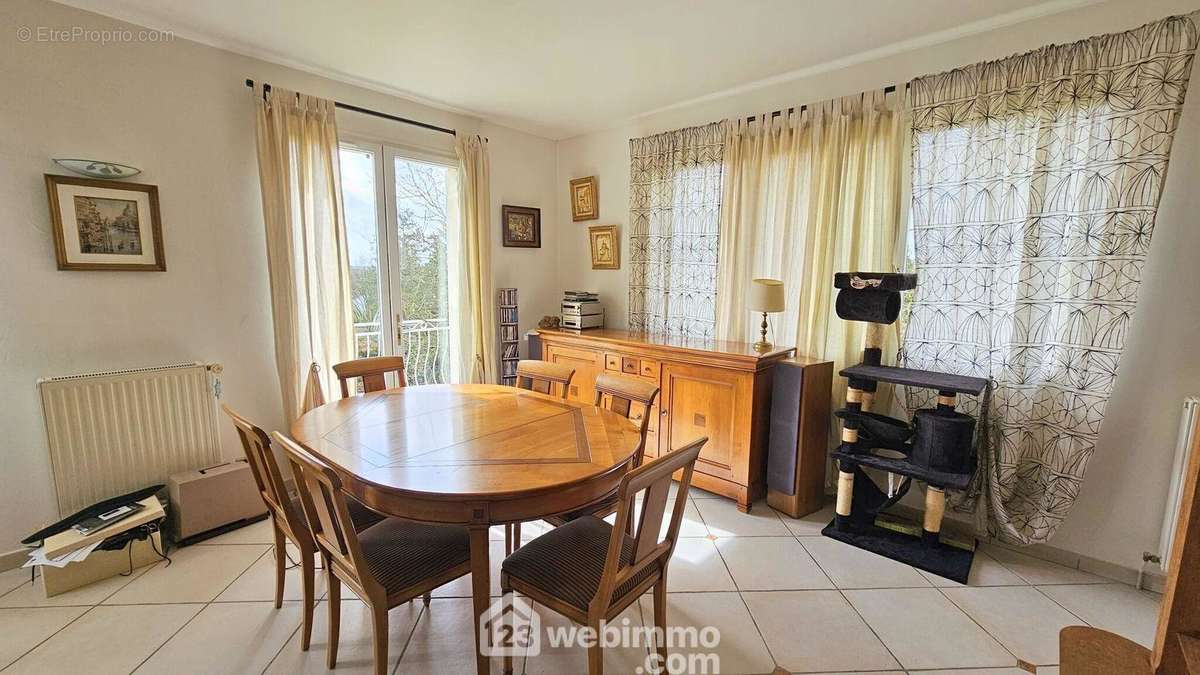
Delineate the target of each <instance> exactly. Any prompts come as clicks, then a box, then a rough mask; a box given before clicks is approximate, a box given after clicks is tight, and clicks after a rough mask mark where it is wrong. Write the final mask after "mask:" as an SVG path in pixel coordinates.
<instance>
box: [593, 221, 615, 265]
mask: <svg viewBox="0 0 1200 675" xmlns="http://www.w3.org/2000/svg"><path fill="white" fill-rule="evenodd" d="M588 241H589V242H590V244H591V246H592V269H594V270H619V269H621V240H620V238H619V237H618V236H617V226H616V225H595V226H593V227H589V228H588Z"/></svg>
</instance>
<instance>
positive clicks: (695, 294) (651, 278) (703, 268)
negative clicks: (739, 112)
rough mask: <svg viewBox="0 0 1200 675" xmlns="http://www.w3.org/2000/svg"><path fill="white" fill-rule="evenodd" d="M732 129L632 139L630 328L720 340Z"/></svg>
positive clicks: (712, 127)
mask: <svg viewBox="0 0 1200 675" xmlns="http://www.w3.org/2000/svg"><path fill="white" fill-rule="evenodd" d="M724 143H725V124H724V123H714V124H708V125H705V126H702V127H689V128H687V129H679V130H676V131H668V132H666V133H662V134H657V135H655V136H647V137H645V138H635V139H632V140H630V141H629V155H630V161H631V164H630V171H629V249H630V250H629V328H630V330H635V331H647V332H652V333H669V334H673V335H682V336H687V337H695V338H712V337H713V325H714V311H715V305H716V294H717V289H716V268H717V238H718V231H717V225H718V222H719V218H720V213H721V173H722V154H723V148H724Z"/></svg>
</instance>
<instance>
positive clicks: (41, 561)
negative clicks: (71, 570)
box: [22, 539, 104, 567]
mask: <svg viewBox="0 0 1200 675" xmlns="http://www.w3.org/2000/svg"><path fill="white" fill-rule="evenodd" d="M103 543H104V540H103V539H101V540H100V541H94V542H92V543H90V544H88V545H87V546H84V547H83V548H77V549H75V550H74V551H70V552H68V553H63V554H61V555H60V556H59V557H57V558H51V557H49V556H48V555H47V553H46V547H45V546H42V547H39V548H36V549H34V550H32V551H30V552H29V560H26V561H25V564H24V565H22V567H33V566H35V565H49V566H51V567H66V566H67V565H69V564H71V563H73V562H79V561H81V560H87V557H88V556H89V555H91V554H92V551H95V550H96V548H97V547H98V546H100V544H103Z"/></svg>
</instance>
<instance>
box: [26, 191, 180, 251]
mask: <svg viewBox="0 0 1200 675" xmlns="http://www.w3.org/2000/svg"><path fill="white" fill-rule="evenodd" d="M46 192H47V195H48V196H49V198H50V220H51V226H52V227H53V228H54V255H55V257H56V258H57V259H58V269H60V270H127V271H145V272H164V271H166V269H167V263H166V260H165V259H164V257H163V240H162V223H161V221H160V219H159V215H158V187H157V186H154V185H141V184H138V183H126V182H123V181H115V180H101V179H96V178H75V177H73V176H56V175H53V174H46Z"/></svg>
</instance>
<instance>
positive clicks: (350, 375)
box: [333, 356, 408, 398]
mask: <svg viewBox="0 0 1200 675" xmlns="http://www.w3.org/2000/svg"><path fill="white" fill-rule="evenodd" d="M333 372H334V373H336V374H337V378H338V384H340V385H342V398H347V397H348V396H350V387H349V386H348V382H349V381H350V380H353V379H354V378H356V377H361V378H362V385H363V392H364V393H368V394H369V393H371V392H373V391H379V390H381V389H387V374H388V373H395V374H396V386H397V387H404V386H407V385H408V381H407V380H406V379H405V376H404V357H403V356H372V357H370V358H366V359H355V360H353V361H343V362H341V363H339V364H337V365H335V366H334V367H333Z"/></svg>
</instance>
